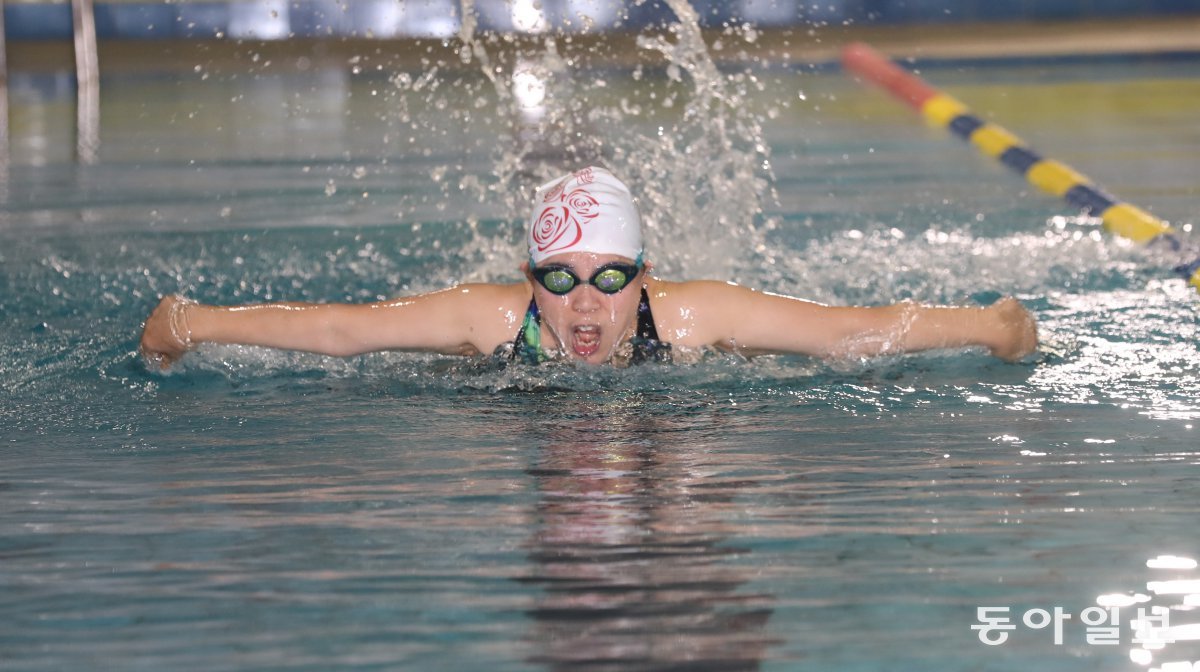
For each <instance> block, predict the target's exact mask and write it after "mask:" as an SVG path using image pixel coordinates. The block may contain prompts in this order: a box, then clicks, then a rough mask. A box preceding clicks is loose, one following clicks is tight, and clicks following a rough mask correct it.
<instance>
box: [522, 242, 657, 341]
mask: <svg viewBox="0 0 1200 672" xmlns="http://www.w3.org/2000/svg"><path fill="white" fill-rule="evenodd" d="M614 263H616V264H633V263H634V262H633V260H632V259H628V258H626V257H620V256H617V255H612V254H592V253H590V252H570V253H566V254H559V255H555V256H553V257H550V258H549V259H546V260H545V261H543V262H540V263H539V264H538V265H537V267H538V268H539V269H543V268H550V267H562V268H566V269H568V270H570V271H571V272H572V273H574V274H575V276H576V277H578V278H580V279H581V280H580V282H579V283H578V284H577V285H576V286H575V288H574V289H572V290H571V291H569V292H567V293H566V294H561V295H559V294H555V293H553V292H551V291H550V290H548V289H546V288H545V287H543V286H542V285H541V283H539V282H538V281H537V280H536V279H534V277H533V276H532V274H531V273H530V271H529V265H528V264H525V265H524V266H523V267H522V268H523V270H524V271H525V275H526V277H528V278H529V282H530V284H532V285H533V297H534V299H535V300H536V301H537V305H538V310H539V311H540V312H541V316H542V333H543V336H546V335H549V336H550V338H549V339H546V338H543V340H542V343H543V344H545V346H546V347H547V349H550V347H552V346H554V345H557V346H558V347H560V348H561V349H562V351H563V352H565V353H567V354H568V355H570V356H571V357H574V358H576V359H580V360H582V361H585V362H587V363H589V364H602V363H604V362H607V361H608V360H609V358H611V357H612V353H613V351H614V350H616V348H617V346H618V345H620V344H621V343H622V342H623V341H625V340H628V339H629V338H630V337H631V336H633V331H634V326H635V325H636V323H637V307H638V300H639V299H640V298H641V294H642V282H643V280H644V279H645V274H646V270H644V269H643V270H642V271H641V272H639V273H638V274H637V276H636V277H634V278H633V279H632V280H631V281H630V282H629V284H627V285H626V286H625V288H624V289H622V290H621V291H619V292H616V293H615V294H606V293H604V292H601V291H600V290H599V289H597V288H596V287H594V286H592V285H590V284H588V282H587V281H588V279H589V278H591V277H592V274H594V273H595V272H596V270H597V269H599V268H601V267H602V266H605V265H608V264H614ZM602 280H603V279H602V278H599V279H597V282H601V281H602ZM547 331H548V332H549V334H547V333H546V332H547Z"/></svg>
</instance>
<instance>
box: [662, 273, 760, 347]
mask: <svg viewBox="0 0 1200 672" xmlns="http://www.w3.org/2000/svg"><path fill="white" fill-rule="evenodd" d="M747 291H748V290H746V289H745V288H743V287H740V286H738V285H736V284H734V283H731V282H723V281H719V280H687V281H682V282H672V281H669V280H662V279H659V278H655V277H649V278H647V280H646V295H647V297H648V298H649V299H650V310H651V312H652V313H653V314H654V325H655V327H656V328H657V329H658V333H659V335H660V336H661V337H662V338H663V340H665V341H668V342H670V343H672V344H673V345H676V346H677V347H684V348H700V347H705V346H709V345H713V344H714V343H716V342H718V341H720V340H721V338H722V337H723V334H724V332H725V331H726V330H727V329H726V328H725V327H726V325H725V324H724V322H725V321H726V313H727V312H728V310H727V308H726V307H725V306H726V304H729V303H731V302H736V301H737V300H738V297H739V296H742V295H743V293H745V292H747Z"/></svg>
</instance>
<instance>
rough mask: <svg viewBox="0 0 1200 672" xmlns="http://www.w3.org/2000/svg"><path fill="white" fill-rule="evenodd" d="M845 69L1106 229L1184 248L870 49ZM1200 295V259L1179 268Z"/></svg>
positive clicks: (1153, 220)
mask: <svg viewBox="0 0 1200 672" xmlns="http://www.w3.org/2000/svg"><path fill="white" fill-rule="evenodd" d="M842 65H843V66H845V67H846V68H847V69H848V70H850V71H851V72H853V73H855V74H856V75H858V76H859V77H862V78H863V79H864V80H866V81H869V82H871V83H873V84H875V85H877V86H879V87H881V88H883V89H885V90H887V91H888V92H890V93H891V94H892V95H894V96H896V97H897V98H899V99H901V100H902V101H904V102H906V103H908V104H909V105H910V106H912V107H913V108H915V109H916V110H917V111H918V112H920V113H921V115H922V116H923V117H925V119H926V120H928V121H929V123H931V124H933V125H934V126H938V127H941V128H946V129H949V130H950V132H952V133H954V134H955V135H957V136H958V137H960V138H962V139H963V140H966V141H967V142H970V143H971V144H973V145H975V147H976V148H977V149H979V151H980V152H982V153H983V154H985V155H987V156H990V157H992V158H994V159H997V160H999V161H1000V162H1001V163H1003V164H1004V165H1006V166H1008V167H1009V168H1011V169H1013V170H1014V171H1016V172H1017V173H1020V174H1021V175H1023V176H1024V177H1025V179H1026V180H1028V181H1029V183H1030V184H1032V185H1034V186H1035V187H1038V188H1039V189H1041V190H1042V191H1045V192H1047V193H1050V194H1053V195H1055V196H1059V197H1061V198H1063V199H1065V200H1066V201H1067V203H1069V204H1071V205H1073V206H1075V207H1077V208H1079V209H1080V210H1081V211H1083V212H1084V213H1085V214H1087V215H1088V216H1091V217H1099V218H1100V220H1101V221H1102V222H1103V223H1104V228H1105V230H1107V231H1108V232H1110V233H1113V234H1115V235H1118V236H1122V237H1124V238H1128V239H1130V240H1133V241H1135V242H1138V243H1151V242H1154V243H1161V244H1165V245H1167V246H1169V247H1170V249H1171V250H1172V251H1175V252H1178V251H1180V250H1181V248H1182V247H1183V243H1182V242H1181V241H1180V239H1179V234H1178V232H1177V231H1176V230H1175V229H1173V228H1171V226H1170V225H1169V224H1167V223H1166V222H1164V221H1162V220H1161V219H1159V218H1157V217H1155V216H1154V215H1152V214H1150V213H1148V212H1146V211H1145V210H1142V209H1141V208H1139V207H1137V206H1136V205H1133V204H1132V203H1126V202H1123V201H1120V200H1118V199H1117V198H1116V197H1115V196H1113V195H1112V194H1109V193H1108V192H1106V191H1104V190H1103V189H1101V188H1100V187H1099V186H1097V185H1096V184H1095V183H1094V182H1093V181H1092V180H1090V179H1089V178H1087V177H1086V176H1084V175H1083V174H1081V173H1079V172H1077V171H1075V170H1074V169H1073V168H1071V167H1070V166H1068V165H1066V164H1064V163H1059V162H1058V161H1055V160H1053V159H1047V158H1044V157H1042V156H1041V155H1040V154H1038V153H1037V152H1035V151H1033V150H1032V149H1030V148H1029V146H1028V145H1027V144H1026V143H1025V142H1024V141H1023V140H1021V139H1020V138H1018V137H1017V136H1015V135H1013V134H1012V133H1010V132H1008V131H1006V130H1004V129H1003V128H1001V127H1000V126H998V125H996V124H993V123H991V122H987V121H984V120H982V119H980V118H979V117H977V116H975V115H974V114H973V113H972V112H971V110H970V109H968V108H967V106H966V105H964V104H962V103H961V102H959V101H957V100H955V99H954V98H951V97H950V96H948V95H946V94H944V93H942V92H941V91H938V90H937V89H935V88H933V87H932V86H930V85H929V84H928V83H926V82H925V80H923V79H921V78H920V77H918V76H916V75H914V74H913V73H911V72H908V71H907V70H904V69H903V68H901V67H900V66H898V65H896V64H895V63H893V62H892V61H891V60H890V59H888V58H887V57H886V56H884V55H883V54H880V53H879V52H878V51H875V49H873V48H871V47H870V46H869V45H867V44H864V43H862V42H853V43H851V44H848V45H846V47H845V48H844V49H843V50H842ZM1174 270H1175V272H1176V273H1179V274H1180V275H1181V276H1183V278H1184V279H1185V280H1187V281H1188V282H1189V283H1190V284H1191V285H1193V286H1194V287H1195V288H1196V289H1197V291H1200V257H1197V258H1196V259H1195V260H1193V261H1192V262H1190V263H1184V264H1180V265H1179V266H1176V267H1175V268H1174Z"/></svg>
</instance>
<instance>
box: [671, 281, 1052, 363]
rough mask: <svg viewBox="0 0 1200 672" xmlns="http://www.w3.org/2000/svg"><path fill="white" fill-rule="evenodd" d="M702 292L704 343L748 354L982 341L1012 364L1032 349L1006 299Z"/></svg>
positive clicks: (1022, 321)
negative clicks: (880, 302) (859, 302)
mask: <svg viewBox="0 0 1200 672" xmlns="http://www.w3.org/2000/svg"><path fill="white" fill-rule="evenodd" d="M687 284H705V285H709V286H708V287H706V288H704V289H703V297H704V298H703V300H702V302H700V303H699V304H698V305H702V306H703V310H704V313H705V314H706V318H705V320H704V322H703V323H702V324H703V330H704V331H705V332H706V335H705V337H706V338H707V339H711V340H709V341H708V343H706V344H709V345H716V346H717V347H721V348H724V349H730V350H736V351H738V352H743V353H746V354H761V353H770V352H791V353H800V354H806V355H813V356H817V357H830V358H840V357H871V356H876V355H886V354H895V353H901V352H916V351H919V350H929V349H934V348H960V347H968V346H983V347H985V348H987V349H988V351H989V352H991V354H992V355H994V356H996V357H999V358H1000V359H1004V360H1006V361H1016V360H1018V359H1020V358H1022V357H1024V356H1025V355H1028V354H1029V353H1031V352H1033V351H1034V349H1036V348H1037V327H1036V324H1035V322H1034V319H1033V316H1032V315H1030V314H1029V311H1028V310H1026V309H1025V307H1024V306H1022V305H1021V304H1020V303H1019V302H1018V301H1016V300H1015V299H1012V298H1005V299H1001V300H1000V301H997V302H996V303H994V304H992V305H990V306H986V307H958V306H929V305H922V304H917V303H910V302H904V303H898V304H894V305H889V306H877V307H837V306H826V305H822V304H819V303H813V302H811V301H804V300H801V299H795V298H791V297H787V296H780V295H776V294H767V293H763V292H758V291H754V290H750V289H747V288H744V287H738V286H736V285H729V284H721V283H687Z"/></svg>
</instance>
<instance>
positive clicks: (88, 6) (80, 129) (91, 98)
mask: <svg viewBox="0 0 1200 672" xmlns="http://www.w3.org/2000/svg"><path fill="white" fill-rule="evenodd" d="M71 18H72V22H73V24H74V26H73V27H74V32H75V84H76V100H75V103H76V114H75V120H76V136H75V154H76V158H77V159H78V160H79V162H80V163H82V164H85V165H86V164H92V163H95V162H96V155H97V153H98V152H99V149H100V65H99V58H98V57H97V54H96V14H95V12H94V11H93V7H92V0H71Z"/></svg>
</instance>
